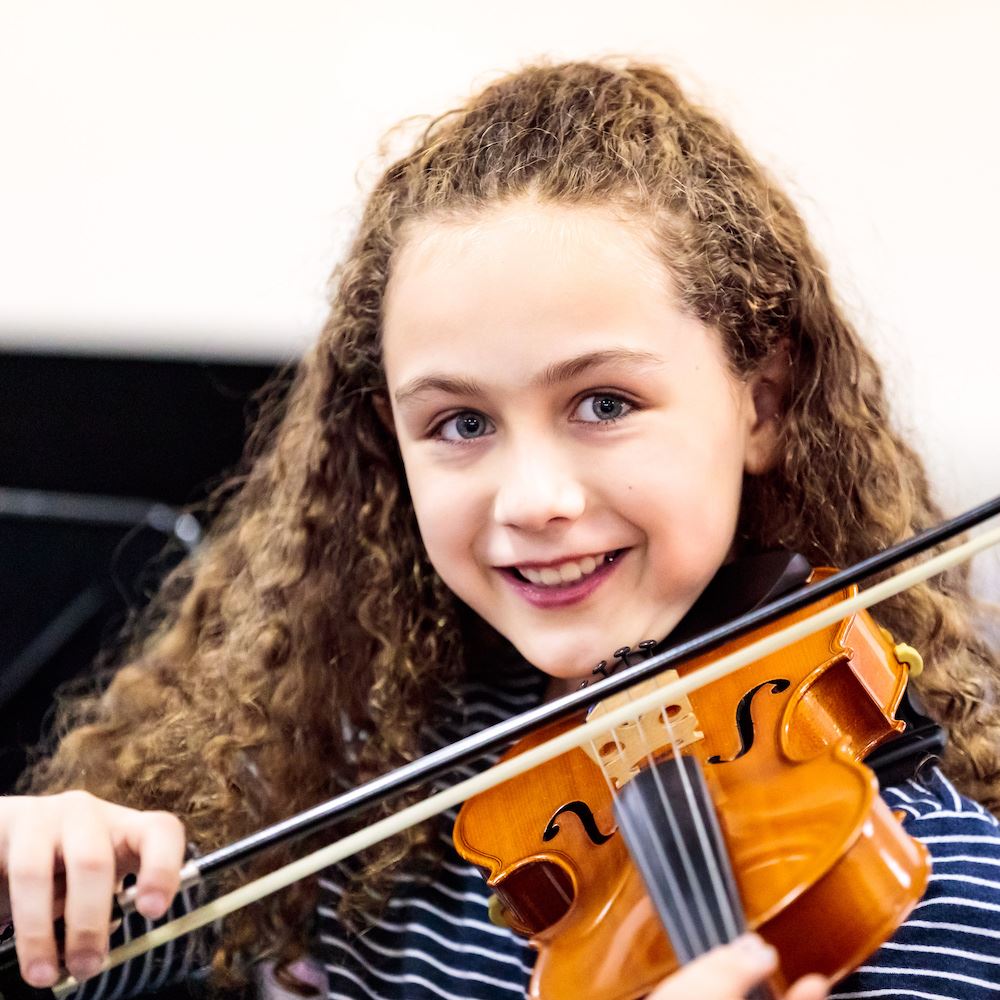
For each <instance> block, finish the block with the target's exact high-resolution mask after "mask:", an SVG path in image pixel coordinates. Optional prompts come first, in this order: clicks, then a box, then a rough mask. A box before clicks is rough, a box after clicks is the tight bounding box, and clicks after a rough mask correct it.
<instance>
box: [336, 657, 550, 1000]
mask: <svg viewBox="0 0 1000 1000" xmlns="http://www.w3.org/2000/svg"><path fill="white" fill-rule="evenodd" d="M544 684H545V678H544V677H543V676H542V675H540V674H538V673H536V672H535V671H533V670H530V668H522V669H521V670H515V671H513V672H512V673H508V674H506V675H505V677H504V679H503V687H498V688H493V687H492V686H491V687H487V686H485V685H483V684H478V683H475V682H467V683H466V684H465V685H463V687H462V689H461V690H460V692H458V697H456V698H454V699H453V700H449V701H448V703H447V704H444V705H442V707H441V713H440V715H439V716H438V717H437V718H436V719H435V720H434V724H433V726H428V727H426V728H425V730H424V737H425V740H426V744H427V746H426V749H428V750H432V749H435V748H436V747H438V746H443V745H446V744H448V743H452V742H454V741H456V740H458V739H460V738H462V737H463V736H467V735H469V734H470V733H474V732H478V731H480V730H482V729H485V728H487V727H488V726H492V725H495V724H496V723H497V722H501V721H503V720H504V719H507V718H509V717H510V716H512V715H514V714H516V713H518V712H523V711H525V710H527V709H529V708H531V707H533V706H534V705H537V704H538V703H539V702H540V700H541V696H542V691H543V688H544ZM495 759H496V757H495V756H494V757H493V758H492V759H488V760H485V761H482V762H479V763H474V764H469V765H465V766H463V767H462V768H461V769H459V773H461V775H462V776H463V777H464V776H467V775H469V774H472V773H478V772H479V771H481V770H483V769H484V768H485V767H487V766H489V765H490V764H491V763H493V762H494V761H495ZM456 815H457V809H451V810H448V811H447V812H445V813H444V814H442V816H441V817H439V819H440V827H439V834H438V835H439V837H440V840H441V845H442V848H443V858H442V860H441V861H440V862H439V863H438V864H436V865H435V868H434V872H433V877H432V878H428V877H421V876H419V875H415V874H412V873H399V874H398V875H397V876H396V877H395V879H394V882H393V885H392V893H391V896H390V898H389V900H388V902H387V903H386V905H385V907H384V908H383V909H382V910H381V912H380V913H379V915H378V916H377V917H376V918H373V919H372V920H371V921H370V923H368V924H366V925H365V927H364V929H363V930H362V931H361V932H359V933H353V934H352V933H346V932H345V930H344V928H343V926H342V924H341V923H340V921H339V920H338V919H337V916H336V910H337V905H338V903H339V901H340V898H341V896H342V894H343V892H344V888H345V884H346V881H347V879H348V878H349V877H350V875H351V870H352V869H351V866H350V862H347V863H345V864H344V865H341V866H338V868H335V869H331V870H330V871H328V872H327V873H325V875H324V877H323V878H322V879H321V880H320V897H321V898H320V906H319V912H318V917H319V920H318V929H319V938H318V942H317V948H318V954H319V957H320V958H321V960H322V962H323V966H324V968H325V969H326V972H327V976H328V980H329V997H330V998H331V1000H334V998H346V997H350V998H352V1000H358V998H361V1000H397V998H406V1000H517V998H520V997H523V996H524V995H525V992H526V990H527V986H528V980H529V978H530V976H531V969H532V966H533V964H534V952H533V951H532V950H531V949H530V948H529V947H528V946H527V944H526V943H525V942H524V941H523V939H521V938H519V937H517V936H516V935H514V934H513V933H512V932H511V931H509V930H507V929H506V928H503V927H496V926H494V925H493V924H491V923H490V922H489V917H488V915H487V901H488V898H489V889H488V888H487V886H486V883H485V882H484V881H483V878H482V875H481V874H480V873H479V871H478V870H477V869H476V868H475V867H473V866H472V865H469V864H467V863H465V862H464V861H463V860H462V859H461V858H460V857H459V856H458V855H457V854H456V853H455V849H454V846H453V844H452V839H451V829H452V827H453V825H454V822H455V817H456Z"/></svg>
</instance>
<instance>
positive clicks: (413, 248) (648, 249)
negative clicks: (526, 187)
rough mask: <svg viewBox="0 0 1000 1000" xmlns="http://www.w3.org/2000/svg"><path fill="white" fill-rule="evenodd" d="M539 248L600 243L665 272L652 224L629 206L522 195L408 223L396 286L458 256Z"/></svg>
mask: <svg viewBox="0 0 1000 1000" xmlns="http://www.w3.org/2000/svg"><path fill="white" fill-rule="evenodd" d="M526 246H530V247H533V248H537V249H538V251H539V252H543V253H546V254H548V255H551V256H552V257H553V258H554V259H556V260H558V259H559V258H566V257H567V256H568V255H570V254H571V253H572V251H573V250H574V248H577V247H580V246H591V247H592V246H599V247H600V248H601V249H602V256H604V257H619V258H622V259H623V261H624V260H627V261H628V262H629V263H631V264H632V265H640V266H644V267H646V268H649V269H650V270H651V271H652V270H653V269H654V266H655V272H656V278H657V279H659V278H661V277H662V270H663V268H662V264H661V263H660V261H659V259H658V258H657V255H656V250H655V242H654V239H653V234H652V231H651V229H650V227H649V226H647V225H644V224H643V223H642V222H641V221H640V220H639V219H638V218H637V217H636V216H635V215H634V214H632V213H630V212H629V211H627V210H626V209H624V208H623V207H620V206H618V205H615V204H614V203H611V202H608V203H606V204H587V205H573V204H567V203H560V202H552V201H546V202H543V201H539V200H537V199H536V198H533V197H522V198H518V199H515V200H513V201H508V202H502V203H498V204H495V205H489V206H486V207H484V208H481V209H476V210H468V211H465V212H462V213H451V214H449V215H447V216H440V215H434V216H430V217H427V218H418V219H414V220H411V221H410V222H409V223H407V224H406V225H405V226H404V227H403V230H402V232H401V238H400V243H399V247H398V248H397V250H396V252H395V254H394V255H393V261H392V266H391V271H390V288H392V287H393V286H398V285H399V283H400V280H401V276H405V277H410V276H412V275H413V274H414V273H420V272H422V271H423V270H425V269H433V268H434V267H435V265H438V267H444V266H448V262H449V261H450V260H452V259H453V258H455V257H466V256H468V255H470V254H471V255H473V256H477V257H479V258H483V257H485V258H487V260H489V258H494V259H495V258H496V256H497V255H502V254H503V253H504V251H505V250H511V249H513V250H516V251H521V250H523V248H524V247H526Z"/></svg>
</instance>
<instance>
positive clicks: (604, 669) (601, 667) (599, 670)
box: [590, 660, 608, 677]
mask: <svg viewBox="0 0 1000 1000" xmlns="http://www.w3.org/2000/svg"><path fill="white" fill-rule="evenodd" d="M590 672H591V673H592V674H600V675H601V676H602V677H607V676H608V661H607V660H601V662H600V663H598V664H597V666H596V667H594V669H593V670H591V671H590Z"/></svg>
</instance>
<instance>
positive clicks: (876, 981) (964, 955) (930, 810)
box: [830, 768, 1000, 1000]
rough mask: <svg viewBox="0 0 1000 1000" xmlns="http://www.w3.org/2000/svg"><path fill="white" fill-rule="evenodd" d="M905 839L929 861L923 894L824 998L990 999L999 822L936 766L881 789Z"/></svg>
mask: <svg viewBox="0 0 1000 1000" xmlns="http://www.w3.org/2000/svg"><path fill="white" fill-rule="evenodd" d="M882 796H883V798H884V799H885V801H886V802H887V803H888V805H889V806H890V807H891V808H892V809H894V810H896V811H898V812H901V813H902V814H903V826H904V829H905V830H906V832H907V833H909V834H910V835H911V836H912V837H915V838H916V839H917V840H919V841H921V842H922V843H923V844H924V845H926V847H927V849H928V851H929V852H930V855H931V873H930V878H929V881H928V885H927V891H926V892H925V893H924V896H923V898H922V899H921V900H920V902H919V903H917V905H916V906H915V907H914V908H913V911H912V912H911V913H910V915H909V917H908V918H907V919H906V921H905V922H904V923H903V924H902V926H901V927H900V928H899V929H898V930H897V931H896V933H895V934H894V935H893V937H892V938H891V940H889V941H887V942H886V943H885V944H884V945H883V946H882V947H881V948H880V949H879V950H878V951H877V952H876V953H875V954H874V955H872V956H871V958H869V959H868V960H867V961H866V962H865V963H864V965H862V966H861V968H859V969H858V970H857V971H856V972H854V973H853V974H852V975H850V976H848V977H847V979H844V980H842V981H841V982H840V983H838V984H837V985H836V987H835V988H834V990H833V991H832V992H831V993H830V997H831V1000H848V998H856V997H876V996H893V997H920V998H926V1000H972V998H983V997H995V996H996V991H997V986H996V984H997V982H998V980H1000V824H998V822H997V819H996V817H994V816H993V815H991V814H990V813H989V812H988V811H987V810H986V809H984V808H983V807H982V806H981V805H979V804H978V803H976V802H973V801H972V800H971V799H968V798H966V797H965V796H963V795H961V794H960V793H959V792H958V791H957V790H956V788H955V787H954V785H952V783H951V782H950V781H949V780H948V779H947V778H946V777H945V776H944V775H943V774H942V773H941V771H940V770H939V769H937V768H929V769H928V770H927V771H926V772H924V773H922V774H921V775H920V776H919V777H918V778H914V779H912V780H910V781H907V782H905V783H904V784H901V785H896V786H892V787H890V788H886V789H884V790H883V792H882Z"/></svg>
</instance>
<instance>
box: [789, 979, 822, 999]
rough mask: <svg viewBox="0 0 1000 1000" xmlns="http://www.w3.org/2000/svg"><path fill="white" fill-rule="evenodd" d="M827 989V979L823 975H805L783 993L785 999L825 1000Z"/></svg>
mask: <svg viewBox="0 0 1000 1000" xmlns="http://www.w3.org/2000/svg"><path fill="white" fill-rule="evenodd" d="M829 990H830V980H829V979H826V978H825V977H823V976H805V977H804V978H802V979H800V980H799V981H798V982H797V983H796V984H795V985H794V986H793V987H792V988H791V989H790V990H789V991H788V992H787V993H786V994H785V1000H826V995H827V993H828V992H829Z"/></svg>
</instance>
